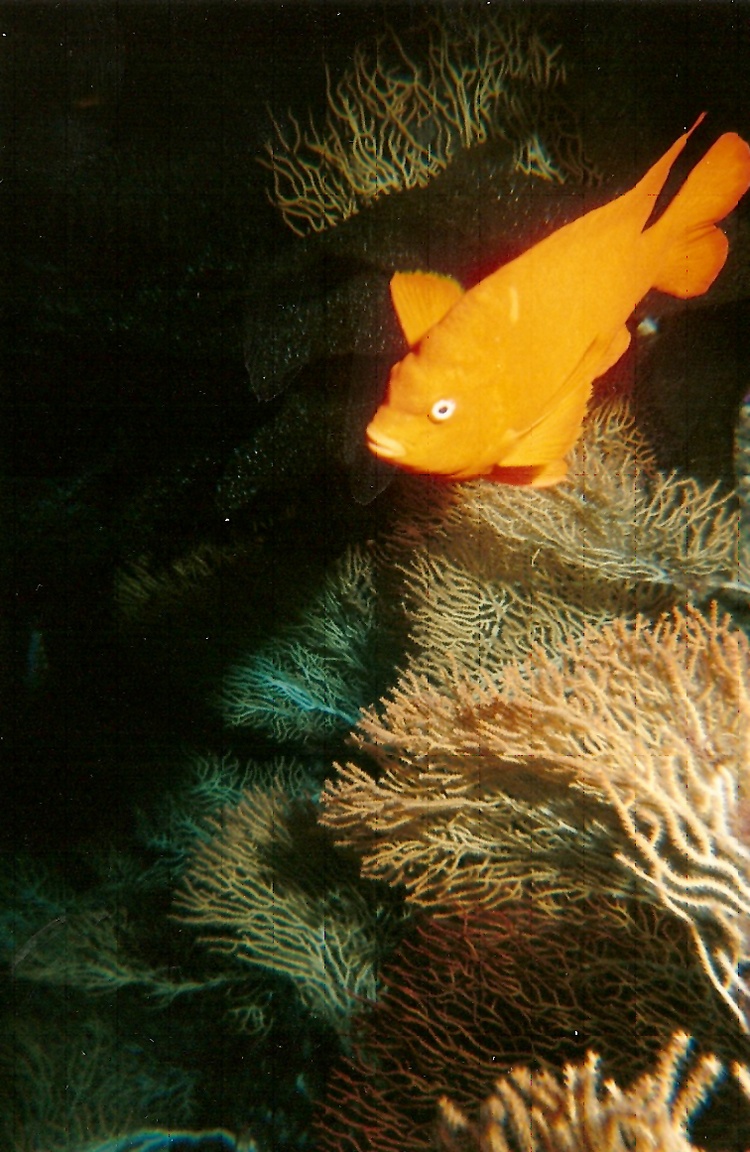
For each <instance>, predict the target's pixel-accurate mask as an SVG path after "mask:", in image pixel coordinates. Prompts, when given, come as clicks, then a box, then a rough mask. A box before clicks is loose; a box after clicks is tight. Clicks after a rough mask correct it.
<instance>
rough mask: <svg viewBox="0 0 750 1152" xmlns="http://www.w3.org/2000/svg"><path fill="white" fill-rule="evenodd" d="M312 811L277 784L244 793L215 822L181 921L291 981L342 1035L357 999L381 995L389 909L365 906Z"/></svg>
mask: <svg viewBox="0 0 750 1152" xmlns="http://www.w3.org/2000/svg"><path fill="white" fill-rule="evenodd" d="M305 811H306V809H305V806H304V805H297V807H296V809H295V807H294V805H292V804H291V803H290V802H289V800H288V798H287V797H286V796H285V794H284V792H283V791H282V789H281V788H279V787H273V788H269V789H262V788H249V789H247V790H246V791H245V793H244V795H243V798H242V800H241V801H240V803H239V804H238V805H237V806H236V807H235V808H233V809H227V810H225V811H224V812H223V813H222V814H221V816H220V817H217V818H214V819H213V820H211V821H209V822H208V831H209V832H210V833H211V836H210V838H209V839H205V840H202V841H201V842H199V843H198V844H197V846H196V849H195V853H194V856H193V859H192V861H191V864H190V866H189V868H188V870H187V872H186V873H185V875H184V876H183V877H182V880H181V883H180V885H179V887H178V889H177V893H176V901H175V906H176V916H177V918H178V919H179V920H181V921H182V922H183V923H186V924H192V925H195V926H196V927H198V928H199V929H200V930H201V931H202V933H203V937H202V938H203V940H204V942H205V943H207V944H208V946H209V948H210V949H211V950H212V951H213V952H215V953H217V954H218V955H220V956H224V957H229V958H230V959H231V960H232V961H233V962H235V963H237V964H239V966H240V968H242V967H245V966H250V968H252V969H255V970H256V971H257V970H258V969H265V970H266V971H267V972H269V973H276V974H279V975H282V976H286V977H288V978H289V979H290V980H291V981H292V983H293V984H294V986H295V987H296V989H297V991H298V993H299V996H300V999H301V1001H302V1003H303V1004H305V1005H306V1006H307V1007H308V1008H309V1009H310V1010H311V1011H312V1012H313V1013H315V1014H316V1015H317V1016H318V1017H319V1018H320V1019H321V1020H322V1021H324V1022H326V1023H328V1024H330V1025H332V1026H333V1027H334V1028H336V1029H338V1030H339V1031H340V1032H345V1031H346V1029H347V1027H348V1022H349V1018H350V1016H351V1013H352V1011H353V1009H354V1008H355V1007H356V1006H357V1003H358V1001H359V1000H360V999H372V998H373V997H374V995H375V987H376V965H377V960H378V956H379V951H380V948H381V947H382V935H381V928H382V924H381V920H382V912H383V907H382V905H377V904H376V903H375V902H374V901H373V902H372V903H370V904H368V902H367V900H366V899H365V897H364V896H363V895H362V893H361V892H360V891H359V889H358V888H357V885H356V880H355V879H354V878H353V877H352V876H351V875H350V874H349V870H348V869H347V867H346V866H345V865H344V864H343V863H342V862H341V861H340V860H339V859H338V858H337V857H336V856H335V854H334V853H333V851H332V850H331V847H330V845H329V844H328V843H327V842H326V841H325V839H324V838H323V837H322V836H321V833H320V831H319V830H317V829H316V828H315V825H314V823H312V822H311V820H310V818H309V812H308V816H307V819H305ZM292 826H294V833H293V831H292ZM386 935H387V933H386ZM236 1007H237V1010H239V1011H240V1012H241V1006H240V1005H237V1006H236Z"/></svg>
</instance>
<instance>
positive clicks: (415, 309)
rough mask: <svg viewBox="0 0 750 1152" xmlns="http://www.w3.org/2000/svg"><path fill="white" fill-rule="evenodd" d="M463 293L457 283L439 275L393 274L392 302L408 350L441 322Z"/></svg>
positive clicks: (450, 277)
mask: <svg viewBox="0 0 750 1152" xmlns="http://www.w3.org/2000/svg"><path fill="white" fill-rule="evenodd" d="M463 294H464V290H463V288H462V287H461V285H460V284H459V282H458V280H454V279H453V277H452V276H441V275H440V274H439V273H438V272H396V274H395V275H394V276H393V277H392V279H391V299H392V300H393V307H394V308H395V309H396V315H397V316H398V321H399V324H400V325H401V329H402V331H403V333H404V336H405V337H406V339H407V341H408V344H409V347H410V348H413V347H414V345H415V344H418V343H419V341H420V340H421V339H422V337H423V336H424V334H425V332H429V330H430V328H432V327H434V325H435V324H437V323H438V321H439V320H442V319H443V316H445V314H446V312H449V311H450V310H451V308H452V307H453V305H454V304H456V303H457V302H458V301H459V300H460V299H461V297H462V296H463Z"/></svg>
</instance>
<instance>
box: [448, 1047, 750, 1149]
mask: <svg viewBox="0 0 750 1152" xmlns="http://www.w3.org/2000/svg"><path fill="white" fill-rule="evenodd" d="M690 1048H691V1044H690V1038H689V1037H688V1036H686V1035H685V1034H684V1033H680V1032H678V1033H676V1034H675V1036H674V1037H673V1038H672V1041H671V1043H670V1044H668V1045H667V1047H666V1048H665V1049H664V1051H663V1052H662V1053H661V1055H660V1057H659V1061H658V1063H657V1066H656V1068H655V1069H654V1071H653V1072H650V1073H648V1074H646V1075H644V1076H642V1077H641V1078H640V1080H638V1081H637V1082H636V1083H635V1084H634V1085H633V1086H632V1087H631V1088H629V1089H628V1090H627V1091H623V1090H622V1089H621V1088H619V1087H618V1085H617V1084H616V1083H614V1081H612V1080H607V1081H605V1082H604V1083H603V1084H602V1073H601V1066H600V1061H599V1058H598V1056H596V1055H595V1054H594V1053H589V1056H588V1059H587V1060H586V1062H585V1063H584V1064H580V1065H568V1066H567V1067H566V1069H565V1073H564V1077H563V1078H562V1079H559V1078H558V1077H557V1076H554V1075H553V1074H552V1073H550V1072H547V1071H541V1072H539V1071H532V1070H531V1069H530V1068H514V1069H513V1070H512V1071H511V1072H510V1073H509V1074H508V1075H507V1076H503V1077H502V1078H501V1079H499V1080H498V1081H496V1083H495V1087H494V1091H493V1092H492V1095H491V1096H489V1097H488V1098H487V1100H486V1101H485V1103H484V1104H483V1105H482V1107H481V1108H480V1110H479V1117H478V1119H477V1121H476V1122H472V1121H470V1120H469V1119H468V1118H467V1116H466V1115H465V1114H464V1113H463V1112H462V1111H461V1110H460V1109H458V1108H456V1107H455V1105H453V1104H452V1103H451V1102H450V1100H448V1099H447V1098H443V1099H442V1100H441V1102H440V1124H439V1131H438V1147H439V1148H441V1149H444V1150H445V1152H459V1150H460V1152H571V1150H572V1149H577V1148H580V1149H583V1148H590V1149H592V1150H594V1149H596V1152H628V1150H629V1149H633V1148H640V1147H643V1148H646V1147H648V1148H651V1149H653V1150H654V1152H695V1145H693V1144H692V1143H691V1141H690V1139H689V1137H688V1128H689V1125H690V1121H691V1119H693V1118H694V1117H695V1116H696V1114H697V1113H698V1112H699V1110H700V1109H701V1108H702V1106H703V1104H704V1103H705V1101H706V1099H707V1098H708V1097H709V1096H710V1094H711V1092H712V1091H713V1090H714V1089H715V1088H716V1086H717V1084H718V1082H719V1079H720V1077H721V1075H722V1066H721V1063H720V1061H718V1060H717V1059H716V1058H715V1057H712V1056H702V1057H700V1059H698V1060H697V1061H695V1062H694V1064H693V1066H692V1068H690V1069H689V1070H686V1065H687V1064H688V1061H689V1056H690ZM737 1075H738V1078H739V1079H740V1083H741V1085H742V1086H743V1088H744V1086H745V1083H746V1081H745V1077H746V1076H747V1075H748V1073H747V1069H744V1068H739V1069H737Z"/></svg>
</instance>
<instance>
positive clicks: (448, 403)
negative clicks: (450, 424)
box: [430, 400, 456, 423]
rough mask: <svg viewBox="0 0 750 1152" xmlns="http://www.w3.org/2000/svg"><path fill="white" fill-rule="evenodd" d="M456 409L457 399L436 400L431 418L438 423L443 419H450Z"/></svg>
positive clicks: (431, 409) (431, 410) (431, 411)
mask: <svg viewBox="0 0 750 1152" xmlns="http://www.w3.org/2000/svg"><path fill="white" fill-rule="evenodd" d="M455 411H456V401H455V400H436V401H435V403H434V404H433V405H432V408H430V420H436V421H437V422H438V423H440V422H441V421H443V420H450V418H451V416H452V415H453V413H454V412H455Z"/></svg>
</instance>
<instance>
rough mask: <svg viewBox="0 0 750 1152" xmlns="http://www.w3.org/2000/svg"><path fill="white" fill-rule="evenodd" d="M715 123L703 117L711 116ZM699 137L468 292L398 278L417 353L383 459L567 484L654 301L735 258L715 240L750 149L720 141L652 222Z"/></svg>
mask: <svg viewBox="0 0 750 1152" xmlns="http://www.w3.org/2000/svg"><path fill="white" fill-rule="evenodd" d="M704 115H705V114H704ZM702 119H703V115H701V116H700V117H699V118H698V120H697V121H696V123H695V124H694V125H693V127H692V128H691V129H690V130H689V131H688V132H686V133H684V135H682V136H681V137H680V138H679V139H678V140H677V141H676V142H675V143H674V144H673V145H672V147H671V148H670V149H669V150H668V151H667V152H666V153H665V154H664V156H662V157H661V159H660V160H658V161H657V163H656V164H655V165H654V166H653V167H652V168H651V169H649V171H648V172H647V173H646V175H645V176H644V177H643V179H642V180H640V181H639V183H638V184H637V185H636V186H635V187H634V188H632V189H631V190H630V191H629V192H626V193H625V194H624V195H622V196H619V197H617V198H616V199H615V200H612V201H610V203H608V204H605V205H604V206H603V207H601V208H596V209H594V210H593V211H591V212H588V213H586V214H585V215H584V216H582V217H580V218H579V219H578V220H574V221H573V222H572V223H570V224H566V225H565V226H564V227H562V228H560V229H558V230H557V231H556V232H553V233H552V234H551V235H550V236H548V237H546V238H545V239H543V240H541V241H540V242H539V243H538V244H536V245H535V246H534V247H533V248H531V249H529V250H528V251H527V252H525V253H523V254H522V255H521V256H519V257H518V258H517V259H515V260H512V261H510V262H509V263H508V264H505V265H503V266H502V267H500V268H499V269H498V270H497V271H495V272H492V273H490V275H489V276H487V277H486V278H485V279H484V280H482V281H480V283H479V284H477V285H476V286H475V287H473V288H471V289H470V290H469V291H467V292H464V291H463V289H462V288H461V286H460V285H459V284H458V283H457V281H455V280H453V279H451V278H450V277H446V276H439V275H436V274H434V273H425V272H411V273H396V274H395V275H394V277H393V279H392V280H391V297H392V300H393V304H394V307H395V309H396V314H397V316H398V318H399V321H400V323H401V326H402V329H403V331H404V334H405V336H406V339H407V341H408V343H409V345H410V348H411V350H410V351H409V352H408V354H407V355H406V356H405V357H404V358H403V359H402V360H401V361H399V363H397V364H396V365H394V367H393V368H392V370H391V374H390V378H389V382H388V390H387V394H386V397H385V400H384V402H383V404H382V405H381V406H380V408H379V409H378V411H377V412H376V414H375V416H374V417H373V419H372V421H371V423H370V424H369V426H368V428H367V442H368V445H369V447H370V449H371V451H372V452H374V453H375V455H377V456H379V457H381V458H383V459H387V460H390V461H392V462H393V463H395V464H397V465H399V466H401V467H403V468H406V469H408V470H410V471H414V472H429V473H433V474H436V475H442V476H446V477H449V478H451V479H456V480H458V479H468V478H471V477H476V476H489V477H490V478H492V479H494V480H498V481H500V482H504V483H511V484H531V485H534V486H537V487H542V486H545V485H550V484H555V483H557V482H558V481H560V480H562V479H563V478H564V476H565V474H566V471H567V465H566V462H565V456H566V454H567V453H568V452H569V451H570V449H571V448H572V447H573V445H574V444H575V442H576V440H577V439H578V436H579V435H580V430H581V425H582V422H583V418H584V415H585V412H586V407H587V404H588V401H589V398H590V395H591V391H592V387H593V382H594V380H595V379H596V378H597V377H598V376H601V375H602V374H603V373H604V372H606V371H607V369H608V368H610V367H611V366H612V365H613V364H615V363H616V362H617V361H618V360H619V359H620V357H621V356H622V355H623V353H624V352H625V350H626V349H627V347H628V344H629V342H630V333H629V331H628V329H627V327H626V322H627V320H628V319H629V317H630V316H631V314H632V312H633V309H634V308H635V307H636V305H637V304H638V302H639V301H640V300H641V299H642V298H643V297H644V296H645V295H646V293H647V292H649V291H650V290H651V289H652V288H657V289H659V290H660V291H663V292H667V293H670V294H671V295H674V296H679V297H683V298H688V297H690V296H698V295H701V294H702V293H703V292H706V291H707V290H708V288H709V287H710V285H711V284H712V283H713V281H714V279H715V278H716V276H717V275H718V273H719V272H720V270H721V268H722V266H723V264H724V261H725V260H726V256H727V250H728V242H727V239H726V237H725V236H724V234H723V232H721V231H720V230H719V229H718V228H716V227H715V224H716V222H717V221H719V220H722V219H723V218H724V217H725V216H726V215H727V214H728V213H729V212H731V210H732V209H733V208H734V207H735V205H736V204H737V202H738V201H739V199H740V198H741V197H742V195H743V194H744V193H745V191H746V190H747V188H748V187H749V186H750V148H749V147H748V145H747V143H745V141H744V140H742V139H741V138H740V137H739V136H738V135H736V134H735V133H726V134H725V135H723V136H721V137H720V138H719V139H718V140H717V141H716V143H715V144H714V145H713V146H712V147H711V148H710V149H709V151H708V152H707V153H706V155H705V156H704V157H703V159H702V160H700V161H699V162H698V164H697V165H696V166H695V168H694V169H693V170H692V172H691V173H690V174H689V176H688V177H687V179H686V181H685V183H684V184H683V186H682V188H681V189H680V190H679V192H678V193H677V195H676V196H675V197H674V199H673V200H672V201H671V203H670V204H669V206H668V207H667V209H666V210H665V212H664V213H663V214H662V215H661V216H660V217H659V218H658V219H657V221H656V222H655V223H654V224H653V225H651V226H650V227H646V225H647V223H648V220H649V217H650V216H651V213H652V211H653V207H654V204H655V201H656V198H657V197H658V195H659V193H660V192H661V189H662V188H663V186H664V184H665V182H666V179H667V176H668V175H669V171H670V169H671V167H672V165H673V164H674V162H675V160H676V159H677V157H678V156H679V154H680V152H682V150H683V148H684V147H685V144H686V142H687V140H688V137H689V136H690V134H691V133H692V132H693V131H694V130H695V128H697V126H698V124H700V122H701V120H702Z"/></svg>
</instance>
